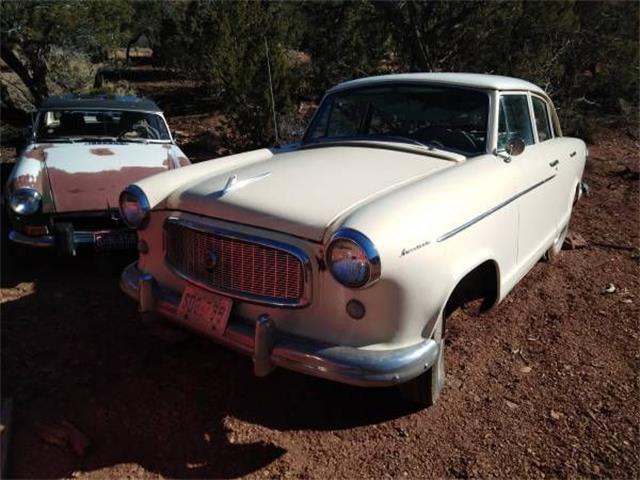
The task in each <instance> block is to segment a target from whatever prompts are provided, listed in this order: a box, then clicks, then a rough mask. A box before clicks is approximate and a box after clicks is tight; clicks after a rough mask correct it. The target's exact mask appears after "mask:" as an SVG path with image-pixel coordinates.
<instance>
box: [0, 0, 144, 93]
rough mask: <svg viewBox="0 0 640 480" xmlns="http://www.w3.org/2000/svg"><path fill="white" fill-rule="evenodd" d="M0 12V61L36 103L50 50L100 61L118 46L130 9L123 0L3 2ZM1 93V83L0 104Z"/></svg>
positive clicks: (45, 87)
mask: <svg viewBox="0 0 640 480" xmlns="http://www.w3.org/2000/svg"><path fill="white" fill-rule="evenodd" d="M0 13H1V14H2V15H1V19H0V44H1V45H0V50H1V54H2V60H4V62H5V63H6V64H7V65H8V66H9V68H10V69H11V70H12V71H13V72H14V73H15V75H16V76H17V77H18V78H19V79H20V80H21V81H22V82H23V83H24V86H25V87H26V89H27V90H28V92H29V94H30V95H31V96H32V98H33V100H34V101H35V102H39V101H41V100H42V99H43V98H44V97H46V96H48V95H49V84H48V81H47V80H48V77H49V75H50V73H51V72H50V68H49V62H48V58H49V56H50V53H51V51H52V49H54V48H62V49H64V50H68V51H72V52H76V53H80V54H85V55H89V56H90V57H91V58H94V59H98V58H103V57H104V55H105V52H106V51H108V49H110V48H112V47H114V46H116V45H119V44H121V42H122V25H124V24H125V22H126V21H127V19H128V18H129V17H130V16H131V13H132V10H131V4H130V2H129V1H128V0H114V1H109V2H103V1H99V0H86V1H79V0H76V1H57V2H47V1H31V2H18V1H12V0H5V1H3V2H1V3H0ZM6 91H7V89H6V85H3V103H4V102H5V99H4V96H5V95H6Z"/></svg>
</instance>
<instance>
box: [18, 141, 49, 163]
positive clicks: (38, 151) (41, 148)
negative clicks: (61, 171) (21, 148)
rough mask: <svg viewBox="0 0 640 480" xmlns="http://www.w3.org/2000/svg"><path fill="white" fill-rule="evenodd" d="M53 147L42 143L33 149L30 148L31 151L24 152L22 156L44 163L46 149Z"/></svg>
mask: <svg viewBox="0 0 640 480" xmlns="http://www.w3.org/2000/svg"><path fill="white" fill-rule="evenodd" d="M53 146H54V145H52V144H50V143H43V144H42V145H38V146H37V147H35V148H32V149H31V150H27V151H26V152H24V156H25V157H26V158H31V159H33V160H38V161H39V162H46V161H47V151H46V150H47V149H48V148H53Z"/></svg>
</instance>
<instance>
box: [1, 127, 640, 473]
mask: <svg viewBox="0 0 640 480" xmlns="http://www.w3.org/2000/svg"><path fill="white" fill-rule="evenodd" d="M590 150H591V152H592V157H591V160H590V162H589V164H588V166H587V171H586V174H585V177H586V180H587V182H588V183H589V185H590V186H591V190H592V195H591V196H590V197H589V198H586V199H584V200H583V201H582V202H581V203H580V204H578V206H577V207H576V209H575V212H574V217H573V221H572V225H571V227H572V230H573V231H574V232H577V233H580V234H581V235H582V236H583V237H584V238H585V239H586V240H587V242H588V244H589V245H588V246H587V247H586V248H582V249H577V250H565V251H564V252H563V255H562V257H561V259H560V260H559V261H558V262H557V263H556V264H553V265H549V264H546V263H539V264H538V265H536V267H535V268H534V269H533V271H532V272H531V273H529V274H528V275H527V277H526V278H525V279H524V280H523V281H522V282H521V283H520V284H519V285H518V286H517V287H516V288H515V290H514V291H513V292H512V293H511V294H510V295H509V297H508V298H507V299H506V300H505V302H503V303H502V304H501V305H499V306H498V307H497V308H495V309H494V310H493V311H491V312H490V313H489V314H487V315H485V316H482V317H479V318H472V317H469V316H466V315H465V314H464V313H458V314H456V316H455V317H454V318H453V320H452V321H450V322H449V327H448V328H449V331H448V333H447V335H448V340H447V344H448V350H447V351H446V359H447V369H448V370H447V387H446V389H445V391H444V393H443V395H442V397H441V399H440V401H439V403H438V404H437V405H436V406H435V407H433V408H430V409H426V410H416V409H413V408H412V407H410V406H408V405H406V404H403V403H401V402H400V401H399V400H398V398H397V396H396V392H395V390H393V389H388V390H387V389H384V390H364V389H358V388H351V387H346V386H342V385H337V384H333V383H330V382H325V381H321V380H317V379H313V378H308V377H304V376H301V375H298V374H295V373H291V372H287V371H283V370H279V371H276V372H275V373H274V374H272V375H271V376H269V377H266V378H262V379H258V378H255V377H253V375H252V369H251V363H250V360H249V359H247V358H244V357H242V356H239V355H237V354H235V353H232V352H229V351H226V350H224V349H222V348H220V347H218V346H216V345H213V344H210V343H208V342H207V341H205V340H202V339H198V338H195V337H187V338H186V339H184V340H173V341H168V340H166V339H164V340H163V339H160V338H158V337H156V336H153V335H150V332H149V331H148V329H147V327H145V326H144V325H143V324H141V323H140V322H139V321H138V316H137V314H136V307H135V305H134V304H133V302H131V301H129V300H128V299H127V298H125V297H124V296H123V295H122V294H121V293H120V291H119V289H118V282H117V279H118V274H119V270H120V268H121V267H122V266H124V265H125V264H126V262H127V260H128V259H127V258H119V257H114V258H110V259H109V260H108V261H104V262H102V263H97V261H96V260H95V259H94V258H91V257H79V258H75V259H73V260H72V261H68V260H65V261H61V260H58V259H56V258H54V257H52V256H47V255H38V256H34V257H32V258H29V259H27V261H23V260H20V261H18V260H17V259H15V258H12V257H11V256H10V255H9V254H8V250H7V248H6V245H5V246H4V247H3V259H2V302H3V303H2V396H3V397H12V398H13V399H14V412H15V418H14V423H13V429H14V436H13V439H12V444H11V450H10V455H9V457H10V462H11V463H10V465H9V467H10V470H9V473H10V475H11V476H15V477H23V478H27V477H28V478H43V477H69V476H73V477H79V478H123V477H129V476H131V477H149V478H151V477H198V478H203V477H223V478H226V477H238V476H244V475H246V476H249V477H253V478H271V477H293V478H329V477H331V478H335V477H341V478H347V477H348V478H354V477H372V478H380V477H400V478H403V477H408V478H417V477H462V478H466V477H481V478H488V477H499V478H514V477H519V478H529V477H532V478H542V477H567V476H573V477H575V476H586V477H608V478H638V477H640V466H639V465H640V452H639V445H640V433H639V429H638V421H639V420H638V419H639V418H640V392H639V387H638V372H639V363H640V353H639V352H640V350H639V346H640V343H639V335H640V329H639V323H638V318H639V313H640V312H639V310H640V309H639V306H640V295H639V293H640V288H639V287H640V285H639V283H640V280H639V270H640V263H639V250H638V248H637V247H638V245H639V244H640V243H639V238H638V227H639V201H640V198H639V195H638V193H639V182H638V178H637V171H638V163H639V162H638V160H639V159H638V150H639V145H638V143H637V142H634V141H632V140H631V139H630V138H629V137H628V136H626V135H624V134H623V133H614V132H603V134H602V135H601V141H600V143H599V144H598V146H592V147H591V148H590ZM634 172H636V173H634ZM4 238H6V237H4V236H3V239H4ZM5 243H6V242H5ZM609 284H613V285H614V287H615V292H613V293H605V290H607V287H609ZM609 290H611V288H609ZM62 420H66V421H68V422H70V423H71V424H73V425H75V427H77V428H78V429H79V430H80V431H82V432H84V434H86V435H87V436H88V438H89V439H90V440H91V446H90V447H89V449H88V451H87V453H86V454H85V455H84V456H78V455H76V454H74V453H73V452H72V451H70V450H69V449H68V448H66V447H64V446H60V445H53V444H51V443H50V442H51V441H50V439H49V442H46V441H44V440H43V438H42V436H43V433H42V429H43V426H47V425H51V424H52V423H56V422H60V421H62Z"/></svg>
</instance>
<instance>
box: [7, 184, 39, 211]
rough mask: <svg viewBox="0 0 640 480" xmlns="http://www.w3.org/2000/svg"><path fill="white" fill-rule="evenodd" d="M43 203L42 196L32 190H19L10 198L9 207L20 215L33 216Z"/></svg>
mask: <svg viewBox="0 0 640 480" xmlns="http://www.w3.org/2000/svg"><path fill="white" fill-rule="evenodd" d="M41 203H42V195H40V192H37V191H36V190H33V189H32V188H19V189H17V190H16V191H15V192H13V193H12V194H11V196H10V197H9V207H11V210H13V211H14V212H15V213H17V214H18V215H33V214H34V213H36V212H37V211H38V210H39V209H40V204H41Z"/></svg>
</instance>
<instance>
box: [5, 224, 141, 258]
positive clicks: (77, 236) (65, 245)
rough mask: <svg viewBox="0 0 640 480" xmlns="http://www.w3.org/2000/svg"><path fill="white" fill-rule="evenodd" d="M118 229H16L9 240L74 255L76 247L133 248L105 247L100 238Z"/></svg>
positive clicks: (130, 246)
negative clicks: (39, 232)
mask: <svg viewBox="0 0 640 480" xmlns="http://www.w3.org/2000/svg"><path fill="white" fill-rule="evenodd" d="M119 231H120V230H98V231H81V230H73V229H67V230H63V231H59V232H57V235H41V236H29V235H25V234H23V233H20V232H18V231H16V230H11V231H10V232H9V240H11V241H13V242H16V243H20V244H22V245H27V246H30V247H38V248H56V249H58V251H59V252H60V253H61V254H63V255H75V250H76V248H86V247H90V248H94V249H103V250H124V249H131V248H135V245H129V246H124V245H123V246H122V247H121V248H120V247H118V246H117V245H116V247H118V248H106V247H105V246H104V244H103V243H102V239H103V237H104V236H105V235H107V234H112V233H114V232H119Z"/></svg>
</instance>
